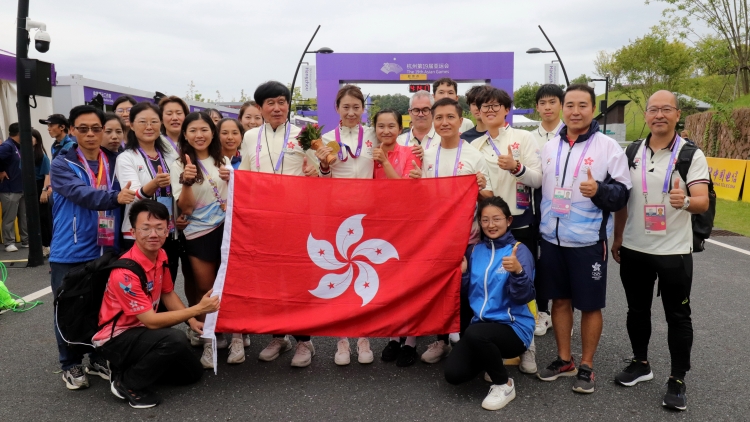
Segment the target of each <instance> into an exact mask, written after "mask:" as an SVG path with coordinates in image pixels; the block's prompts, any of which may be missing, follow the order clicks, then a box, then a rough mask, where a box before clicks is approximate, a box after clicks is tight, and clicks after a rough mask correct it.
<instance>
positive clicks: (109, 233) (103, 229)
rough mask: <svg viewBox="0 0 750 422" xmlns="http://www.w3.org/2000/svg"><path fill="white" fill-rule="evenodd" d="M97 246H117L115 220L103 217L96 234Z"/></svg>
mask: <svg viewBox="0 0 750 422" xmlns="http://www.w3.org/2000/svg"><path fill="white" fill-rule="evenodd" d="M96 245H97V246H114V245H115V218H114V217H107V216H101V217H99V225H98V226H97V232H96Z"/></svg>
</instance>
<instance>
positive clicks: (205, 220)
mask: <svg viewBox="0 0 750 422" xmlns="http://www.w3.org/2000/svg"><path fill="white" fill-rule="evenodd" d="M200 162H201V163H202V164H203V167H205V168H206V170H207V171H208V175H206V174H205V173H203V169H202V168H200V167H199V166H198V163H195V165H196V167H199V169H200V170H201V173H202V174H203V183H200V184H198V183H195V184H194V185H193V187H192V189H193V195H194V196H195V207H194V209H193V213H192V214H191V215H189V216H188V221H189V222H190V224H188V226H187V227H186V228H185V230H184V233H185V238H186V239H195V238H198V237H201V236H203V235H205V234H208V233H209V232H211V231H212V230H214V229H215V228H217V227H218V226H219V225H221V223H223V222H224V218H225V217H226V212H225V211H224V210H223V209H221V203H220V202H219V199H221V201H224V202H225V203H226V200H227V182H225V181H224V180H222V179H221V177H219V168H218V167H217V166H216V164H214V159H213V158H211V157H208V158H206V159H205V160H200ZM231 162H232V161H231V160H230V159H229V157H224V166H223V167H225V168H228V169H229V168H231V167H232V165H231ZM182 169H183V166H182V161H181V160H175V161H174V162H173V163H172V164H171V165H170V166H169V175H170V177H171V179H172V196H174V200H175V202H177V201H178V200H179V199H180V194H181V193H182V184H181V183H180V175H181V174H182ZM211 181H213V182H214V184H215V185H216V189H217V190H218V193H219V195H218V198H217V195H216V193H215V192H214V189H213V186H212V183H211Z"/></svg>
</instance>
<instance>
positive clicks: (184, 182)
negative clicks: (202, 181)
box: [180, 173, 195, 186]
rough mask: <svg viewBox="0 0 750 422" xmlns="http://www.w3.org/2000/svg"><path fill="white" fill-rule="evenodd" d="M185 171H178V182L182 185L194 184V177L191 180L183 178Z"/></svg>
mask: <svg viewBox="0 0 750 422" xmlns="http://www.w3.org/2000/svg"><path fill="white" fill-rule="evenodd" d="M184 176H185V173H180V184H181V185H183V186H193V185H194V184H195V179H193V180H189V181H188V180H185V177H184Z"/></svg>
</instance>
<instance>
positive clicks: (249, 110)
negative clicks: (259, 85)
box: [237, 101, 263, 131]
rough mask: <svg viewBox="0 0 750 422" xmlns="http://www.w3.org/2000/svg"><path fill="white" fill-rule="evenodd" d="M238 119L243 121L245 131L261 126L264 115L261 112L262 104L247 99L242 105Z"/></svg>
mask: <svg viewBox="0 0 750 422" xmlns="http://www.w3.org/2000/svg"><path fill="white" fill-rule="evenodd" d="M237 120H239V121H240V122H241V123H242V127H243V128H245V131H248V130H250V129H253V128H256V127H261V126H262V125H263V115H262V114H261V112H260V106H259V105H258V103H256V102H255V101H245V103H244V104H242V107H240V113H239V115H238V116H237Z"/></svg>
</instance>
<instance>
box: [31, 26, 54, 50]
mask: <svg viewBox="0 0 750 422" xmlns="http://www.w3.org/2000/svg"><path fill="white" fill-rule="evenodd" d="M50 41H51V39H50V36H49V33H47V32H45V31H43V30H41V29H40V30H39V32H37V33H36V35H35V36H34V47H35V48H36V51H38V52H40V53H46V52H48V51H49V43H50Z"/></svg>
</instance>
